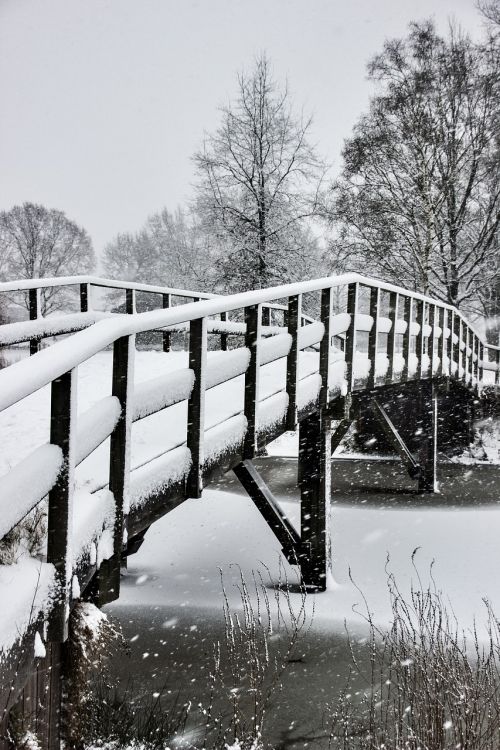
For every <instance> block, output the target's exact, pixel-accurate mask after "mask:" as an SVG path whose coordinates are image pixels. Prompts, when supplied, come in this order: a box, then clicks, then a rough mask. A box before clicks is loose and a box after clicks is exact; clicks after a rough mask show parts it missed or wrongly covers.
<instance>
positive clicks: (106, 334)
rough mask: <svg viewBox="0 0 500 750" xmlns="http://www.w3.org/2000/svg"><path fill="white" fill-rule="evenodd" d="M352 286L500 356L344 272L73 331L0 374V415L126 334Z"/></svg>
mask: <svg viewBox="0 0 500 750" xmlns="http://www.w3.org/2000/svg"><path fill="white" fill-rule="evenodd" d="M75 278H76V277H75ZM352 284H358V285H360V286H367V287H371V288H374V289H379V290H381V291H387V292H393V293H396V294H399V295H400V296H401V297H404V298H407V299H411V300H417V301H420V302H425V303H428V304H430V305H435V306H437V307H439V308H441V309H444V310H448V311H451V312H453V314H454V316H455V317H457V318H458V319H459V320H460V321H462V322H463V323H464V324H465V325H466V326H467V328H469V329H470V330H471V331H472V332H473V333H474V334H475V335H476V337H477V338H478V339H479V340H480V341H481V343H482V345H483V347H484V348H486V349H488V350H492V351H495V352H500V347H499V346H494V345H492V344H488V343H487V342H486V341H485V340H484V338H483V336H482V335H481V334H480V333H479V332H478V331H477V329H476V328H475V327H474V326H472V325H471V324H470V323H469V322H468V321H467V319H466V318H465V316H464V315H463V314H462V313H461V312H460V311H459V310H457V309H456V308H454V307H453V306H451V305H449V304H447V303H445V302H441V301H439V300H435V299H433V298H431V297H427V296H425V295H423V294H420V293H418V292H411V291H408V290H407V289H405V288H403V287H398V286H395V285H393V284H388V283H386V282H382V281H379V280H377V279H372V278H369V277H365V276H361V275H360V274H357V273H349V274H342V275H339V276H331V277H325V278H322V279H313V280H310V281H300V282H295V283H292V284H283V285H280V286H275V287H269V288H267V289H257V290H252V291H249V292H241V293H238V294H232V295H228V296H224V297H222V296H219V297H212V298H210V299H206V300H203V301H201V302H196V303H187V304H185V305H180V306H176V307H171V308H168V309H166V310H153V311H150V312H144V313H137V314H135V315H128V316H123V317H120V318H119V319H112V320H102V321H98V322H97V323H95V325H93V326H92V328H88V329H87V330H84V331H80V332H78V333H75V334H74V335H73V336H72V337H71V338H70V339H66V340H65V341H59V342H57V343H56V344H54V345H53V346H52V347H50V349H45V350H42V351H40V352H38V354H36V355H35V357H36V367H35V366H34V362H33V361H32V360H31V361H30V360H21V361H19V362H16V363H15V364H13V365H11V366H10V367H8V368H5V369H4V370H2V371H0V411H3V410H4V409H7V408H8V407H9V406H12V405H13V404H15V403H17V402H18V401H20V400H21V399H23V398H25V397H26V396H28V395H30V394H31V393H33V392H34V391H36V390H38V389H39V388H43V387H44V386H45V385H48V384H49V383H51V382H52V381H53V380H54V379H55V378H58V377H60V376H61V375H63V374H64V373H65V372H68V371H69V370H72V369H73V368H75V367H78V365H80V364H82V362H85V361H86V360H87V359H89V358H90V357H92V356H94V355H95V354H97V353H98V352H99V351H101V350H102V349H104V348H106V347H107V346H110V345H111V344H113V343H114V342H115V341H117V340H118V339H119V338H122V337H124V336H132V335H134V334H137V333H144V332H145V331H150V330H153V329H162V328H166V327H167V326H175V325H176V324H179V323H186V322H191V321H193V320H198V319H202V318H208V317H212V316H214V315H219V314H220V313H227V312H231V311H234V310H238V309H243V308H248V307H250V306H254V305H260V304H265V303H269V302H272V301H273V300H276V299H282V298H285V297H294V296H297V295H301V294H305V293H308V292H315V291H321V290H324V289H330V288H335V287H339V286H348V285H352ZM0 291H1V288H0Z"/></svg>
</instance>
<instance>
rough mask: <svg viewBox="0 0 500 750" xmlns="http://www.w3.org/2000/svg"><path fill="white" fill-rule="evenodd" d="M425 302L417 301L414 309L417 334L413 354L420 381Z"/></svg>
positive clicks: (422, 363) (422, 371)
mask: <svg viewBox="0 0 500 750" xmlns="http://www.w3.org/2000/svg"><path fill="white" fill-rule="evenodd" d="M425 307H426V305H425V302H424V301H423V300H421V299H419V300H417V304H416V308H417V315H416V318H417V319H416V322H417V325H418V327H419V328H418V333H417V336H416V340H415V354H416V355H417V377H418V378H419V379H422V377H423V375H424V351H425V339H424V325H425Z"/></svg>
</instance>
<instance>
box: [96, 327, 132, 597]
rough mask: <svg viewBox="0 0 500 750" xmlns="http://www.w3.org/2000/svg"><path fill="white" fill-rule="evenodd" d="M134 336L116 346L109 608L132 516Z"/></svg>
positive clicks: (105, 575) (102, 575)
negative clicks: (116, 413) (117, 410)
mask: <svg viewBox="0 0 500 750" xmlns="http://www.w3.org/2000/svg"><path fill="white" fill-rule="evenodd" d="M134 351H135V339H134V336H123V337H122V338H119V339H117V341H115V343H114V345H113V375H112V388H111V392H112V395H113V396H116V398H117V399H118V400H119V402H120V405H121V414H120V418H119V420H118V422H117V424H116V426H115V429H114V430H113V432H112V433H111V438H110V449H109V489H110V491H111V492H112V493H113V496H114V499H115V523H114V530H113V555H112V557H111V558H110V559H108V560H104V561H103V562H102V563H101V567H100V569H99V603H100V604H105V603H107V602H112V601H114V600H115V599H117V598H118V596H119V594H120V570H121V559H122V551H123V548H124V544H125V542H124V535H125V529H126V516H127V513H128V486H129V472H130V450H131V442H130V431H131V424H132V414H131V408H132V404H131V390H132V388H133V382H134V376H133V372H134V370H133V368H134Z"/></svg>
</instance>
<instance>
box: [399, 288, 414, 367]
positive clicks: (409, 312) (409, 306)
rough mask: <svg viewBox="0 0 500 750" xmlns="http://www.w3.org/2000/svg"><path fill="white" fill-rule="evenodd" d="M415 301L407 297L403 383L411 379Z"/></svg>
mask: <svg viewBox="0 0 500 750" xmlns="http://www.w3.org/2000/svg"><path fill="white" fill-rule="evenodd" d="M412 307H413V299H412V297H408V296H406V297H405V302H404V313H403V318H404V320H405V321H406V331H405V332H404V334H403V371H402V373H401V380H402V382H406V381H407V380H408V379H409V377H410V350H411V323H412V320H411V315H412Z"/></svg>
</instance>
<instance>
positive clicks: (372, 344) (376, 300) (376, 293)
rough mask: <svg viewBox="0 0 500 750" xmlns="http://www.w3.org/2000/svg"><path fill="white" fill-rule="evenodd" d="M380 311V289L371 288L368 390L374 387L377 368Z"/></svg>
mask: <svg viewBox="0 0 500 750" xmlns="http://www.w3.org/2000/svg"><path fill="white" fill-rule="evenodd" d="M379 310H380V289H379V288H378V287H375V286H373V287H372V288H371V289H370V317H371V319H372V321H373V323H372V327H371V328H370V332H369V334H368V359H369V360H370V372H369V374H368V388H374V387H375V368H376V366H377V351H378V346H377V345H378V319H379Z"/></svg>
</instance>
